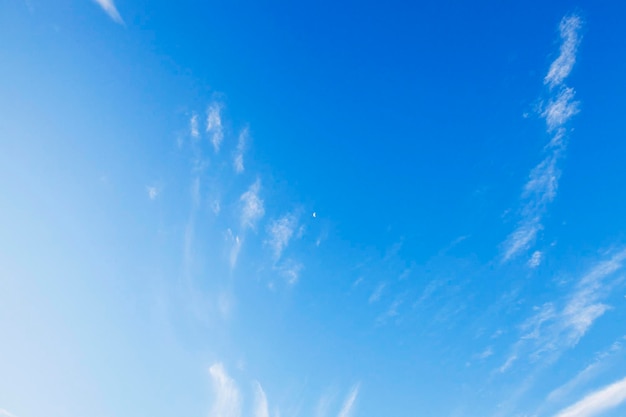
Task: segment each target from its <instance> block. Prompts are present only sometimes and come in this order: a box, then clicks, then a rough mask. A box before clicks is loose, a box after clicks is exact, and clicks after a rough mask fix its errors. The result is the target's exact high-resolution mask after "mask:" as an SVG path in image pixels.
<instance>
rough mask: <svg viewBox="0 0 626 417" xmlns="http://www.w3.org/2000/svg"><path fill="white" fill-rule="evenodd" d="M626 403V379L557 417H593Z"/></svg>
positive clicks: (597, 392)
mask: <svg viewBox="0 0 626 417" xmlns="http://www.w3.org/2000/svg"><path fill="white" fill-rule="evenodd" d="M624 401H626V378H624V379H622V380H620V381H617V382H615V383H613V384H611V385H608V386H606V387H603V388H601V389H599V390H597V391H595V392H592V393H591V394H589V395H587V396H586V397H584V398H583V399H582V400H580V401H578V402H577V403H575V404H573V405H571V406H569V407H567V408H566V409H564V410H562V411H560V412H559V413H558V414H556V415H555V417H593V416H597V415H599V414H601V413H603V412H605V411H608V410H610V409H613V408H615V407H617V406H619V405H620V404H622V403H623V402H624Z"/></svg>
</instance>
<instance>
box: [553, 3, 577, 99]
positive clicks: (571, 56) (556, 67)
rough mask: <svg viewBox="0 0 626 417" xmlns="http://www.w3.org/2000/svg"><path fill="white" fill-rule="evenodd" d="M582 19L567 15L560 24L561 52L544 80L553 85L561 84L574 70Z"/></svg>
mask: <svg viewBox="0 0 626 417" xmlns="http://www.w3.org/2000/svg"><path fill="white" fill-rule="evenodd" d="M581 27H582V21H581V19H580V17H578V16H576V15H572V16H566V17H565V18H563V20H561V23H560V24H559V31H560V34H561V40H562V42H561V51H560V52H561V53H560V55H559V57H558V58H557V59H556V60H554V62H553V63H552V65H551V66H550V70H549V71H548V74H547V75H546V77H545V79H544V82H545V83H546V84H548V85H550V86H551V87H554V86H557V85H559V84H561V83H562V82H563V81H564V80H565V78H567V76H568V75H569V74H570V72H572V68H573V67H574V63H576V51H577V50H578V45H579V44H580V29H581Z"/></svg>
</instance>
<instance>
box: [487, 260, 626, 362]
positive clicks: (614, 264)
mask: <svg viewBox="0 0 626 417" xmlns="http://www.w3.org/2000/svg"><path fill="white" fill-rule="evenodd" d="M625 261H626V249H621V250H620V251H618V252H616V253H614V254H613V255H612V256H610V257H609V258H608V259H606V260H603V261H600V262H598V263H596V265H595V266H594V267H592V268H591V269H590V270H589V272H588V273H587V274H585V275H584V276H583V277H582V278H580V279H579V280H578V282H577V283H576V285H575V286H574V288H573V289H572V291H571V292H570V293H569V295H567V296H566V297H565V298H564V300H563V301H562V302H561V303H556V302H553V303H546V304H544V305H542V306H541V307H536V308H535V310H536V312H535V314H533V315H532V316H531V317H530V318H529V319H528V320H526V321H525V322H524V323H523V324H522V326H521V330H522V336H521V337H520V339H519V340H518V341H517V342H516V343H515V345H514V346H513V349H512V352H511V353H510V355H509V357H508V359H507V361H506V362H505V364H504V365H502V367H500V369H499V370H500V372H505V371H506V370H508V369H509V368H510V367H511V365H512V363H513V362H514V361H515V360H517V359H518V358H520V357H521V356H522V355H527V358H528V359H529V360H530V361H531V362H538V361H548V362H551V361H554V360H556V359H557V358H558V357H559V356H560V355H561V353H562V352H563V351H565V350H566V349H569V348H572V347H574V346H575V345H577V344H578V342H579V341H580V339H581V338H582V337H583V336H584V335H585V334H586V333H587V332H588V331H589V329H590V328H591V326H592V325H593V324H594V322H595V321H596V320H598V319H599V318H600V317H601V316H602V315H603V314H604V313H605V312H606V311H607V310H609V309H610V307H609V306H608V305H607V304H605V303H604V302H603V300H604V299H605V298H606V297H607V295H608V294H609V292H610V289H611V288H612V286H613V285H614V284H615V283H616V282H617V281H618V280H619V277H616V276H615V275H616V273H617V272H618V271H620V270H622V269H623V268H624V263H625ZM559 304H560V305H561V306H559Z"/></svg>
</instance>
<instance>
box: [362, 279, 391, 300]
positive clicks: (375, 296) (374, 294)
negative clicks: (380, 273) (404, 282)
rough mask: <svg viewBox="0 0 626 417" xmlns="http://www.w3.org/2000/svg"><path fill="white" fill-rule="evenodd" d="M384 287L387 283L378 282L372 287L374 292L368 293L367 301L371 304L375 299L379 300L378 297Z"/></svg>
mask: <svg viewBox="0 0 626 417" xmlns="http://www.w3.org/2000/svg"><path fill="white" fill-rule="evenodd" d="M386 287H387V284H386V283H384V282H381V283H380V284H378V286H377V287H376V288H375V289H374V292H372V294H371V295H370V298H369V299H368V300H367V301H368V302H369V303H370V304H373V303H375V302H376V301H378V300H380V297H381V296H382V295H383V291H384V290H385V288H386Z"/></svg>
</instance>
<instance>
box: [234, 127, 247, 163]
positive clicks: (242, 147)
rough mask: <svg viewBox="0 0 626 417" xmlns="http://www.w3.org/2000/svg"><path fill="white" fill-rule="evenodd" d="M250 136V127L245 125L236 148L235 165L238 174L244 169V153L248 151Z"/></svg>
mask: <svg viewBox="0 0 626 417" xmlns="http://www.w3.org/2000/svg"><path fill="white" fill-rule="evenodd" d="M249 136H250V129H249V128H248V127H245V128H243V129H242V130H241V132H240V133H239V139H237V149H236V150H235V157H234V158H233V167H234V168H235V172H236V173H237V174H241V173H242V172H243V171H244V169H245V168H244V164H243V154H244V152H245V151H246V146H247V143H248V137H249Z"/></svg>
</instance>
